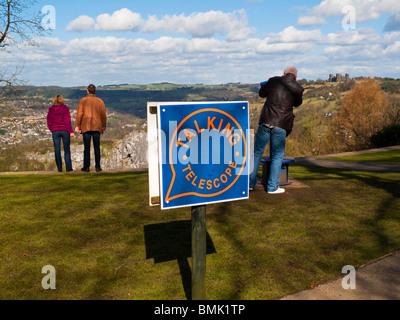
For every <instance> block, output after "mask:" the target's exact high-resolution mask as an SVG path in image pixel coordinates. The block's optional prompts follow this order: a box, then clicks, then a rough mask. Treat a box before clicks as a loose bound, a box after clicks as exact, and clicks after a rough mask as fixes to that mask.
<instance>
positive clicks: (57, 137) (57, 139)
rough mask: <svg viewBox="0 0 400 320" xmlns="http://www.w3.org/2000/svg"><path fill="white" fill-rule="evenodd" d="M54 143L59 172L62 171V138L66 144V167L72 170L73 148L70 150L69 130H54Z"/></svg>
mask: <svg viewBox="0 0 400 320" xmlns="http://www.w3.org/2000/svg"><path fill="white" fill-rule="evenodd" d="M52 136H53V143H54V155H55V158H56V165H57V169H58V171H59V172H61V171H62V159H61V139H62V141H63V145H64V160H65V169H66V170H67V171H71V170H72V162H71V150H70V135H69V133H68V132H67V131H54V132H53V133H52Z"/></svg>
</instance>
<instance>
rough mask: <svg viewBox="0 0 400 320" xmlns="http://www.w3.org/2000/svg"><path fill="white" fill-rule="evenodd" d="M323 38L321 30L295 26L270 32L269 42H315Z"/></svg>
mask: <svg viewBox="0 0 400 320" xmlns="http://www.w3.org/2000/svg"><path fill="white" fill-rule="evenodd" d="M321 38H322V32H321V30H298V29H296V28H295V27H293V26H289V27H287V28H285V29H284V30H283V31H281V32H279V33H275V34H269V35H268V40H269V42H308V41H309V42H315V41H319V40H320V39H321Z"/></svg>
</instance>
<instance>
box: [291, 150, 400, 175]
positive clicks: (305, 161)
mask: <svg viewBox="0 0 400 320" xmlns="http://www.w3.org/2000/svg"><path fill="white" fill-rule="evenodd" d="M396 149H400V146H394V147H387V148H380V149H370V150H364V151H355V152H344V153H339V154H330V155H324V156H313V157H305V158H296V164H299V165H308V166H320V167H325V168H339V169H348V170H359V171H373V172H395V173H400V164H399V163H375V162H356V161H335V160H324V159H327V158H333V157H342V156H351V155H358V154H366V153H375V152H382V151H391V150H396Z"/></svg>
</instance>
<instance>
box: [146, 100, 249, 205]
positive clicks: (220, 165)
mask: <svg viewBox="0 0 400 320" xmlns="http://www.w3.org/2000/svg"><path fill="white" fill-rule="evenodd" d="M147 119H148V143H149V146H148V161H149V188H150V205H152V206H153V205H161V209H171V208H178V207H186V206H198V205H204V204H211V203H218V202H225V201H233V200H241V199H248V197H249V195H248V190H249V163H250V161H249V141H248V140H249V139H248V132H249V105H248V102H199V103H197V102H186V103H178V102H168V103H167V102H165V103H163V102H153V103H148V105H147Z"/></svg>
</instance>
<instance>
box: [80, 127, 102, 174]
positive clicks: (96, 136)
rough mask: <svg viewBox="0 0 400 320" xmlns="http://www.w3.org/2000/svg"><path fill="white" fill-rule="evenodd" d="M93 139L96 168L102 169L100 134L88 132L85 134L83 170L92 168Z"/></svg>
mask: <svg viewBox="0 0 400 320" xmlns="http://www.w3.org/2000/svg"><path fill="white" fill-rule="evenodd" d="M92 139H93V148H94V160H95V168H96V169H100V168H101V167H100V132H99V131H88V132H85V133H84V134H83V145H84V147H85V149H84V152H83V168H85V169H89V168H90V142H91V140H92Z"/></svg>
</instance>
